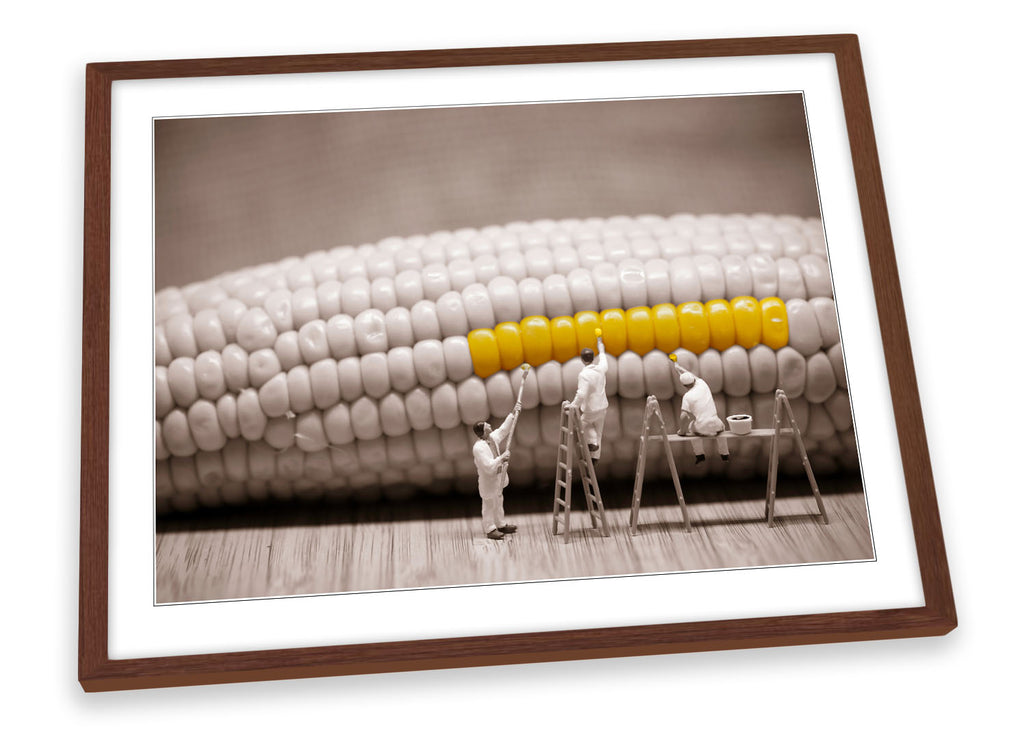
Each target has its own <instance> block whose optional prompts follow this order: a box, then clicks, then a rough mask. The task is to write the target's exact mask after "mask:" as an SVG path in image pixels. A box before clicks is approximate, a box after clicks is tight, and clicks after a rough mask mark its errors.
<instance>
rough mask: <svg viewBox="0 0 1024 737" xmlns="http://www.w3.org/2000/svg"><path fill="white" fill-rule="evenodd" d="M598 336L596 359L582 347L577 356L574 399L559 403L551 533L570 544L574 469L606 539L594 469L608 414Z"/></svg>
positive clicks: (594, 521)
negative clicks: (579, 364)
mask: <svg viewBox="0 0 1024 737" xmlns="http://www.w3.org/2000/svg"><path fill="white" fill-rule="evenodd" d="M594 334H595V335H596V336H597V350H598V355H599V358H598V359H597V361H596V362H595V361H594V351H592V350H591V349H590V348H584V349H583V351H582V352H581V353H580V359H581V360H582V361H583V370H582V371H580V375H579V379H578V382H577V391H576V396H575V397H574V398H573V400H572V401H571V402H562V422H561V426H560V427H559V431H558V460H557V461H556V469H555V504H554V515H553V520H552V523H551V534H553V535H557V534H558V533H559V527H560V526H561V532H562V535H563V541H564V542H566V543H568V542H569V525H570V522H571V514H572V470H573V466H574V465H575V466H576V467H577V470H578V471H579V475H580V484H581V485H582V487H583V498H584V499H585V500H586V502H587V511H588V512H589V513H590V522H591V524H592V525H593V526H594V528H595V529H599V530H600V531H601V532H602V534H603V535H604V536H605V537H608V522H607V520H606V519H605V515H604V501H603V500H602V499H601V489H600V487H599V486H598V484H597V475H596V474H595V472H594V466H596V465H597V462H598V460H599V459H600V457H601V435H602V433H603V431H604V416H605V413H606V412H607V411H608V397H607V395H606V394H605V374H607V372H608V359H607V358H606V357H605V352H604V341H603V340H601V330H600V329H598V330H596V331H594Z"/></svg>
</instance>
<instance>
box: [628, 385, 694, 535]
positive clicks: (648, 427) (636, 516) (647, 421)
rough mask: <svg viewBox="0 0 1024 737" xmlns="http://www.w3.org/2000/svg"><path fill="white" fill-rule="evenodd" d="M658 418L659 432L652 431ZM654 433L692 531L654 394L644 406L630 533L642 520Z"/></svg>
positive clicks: (686, 525) (685, 525) (686, 523)
mask: <svg viewBox="0 0 1024 737" xmlns="http://www.w3.org/2000/svg"><path fill="white" fill-rule="evenodd" d="M655 420H657V428H658V430H659V431H658V432H651V431H652V430H654V429H655V428H654V427H652V423H654V421H655ZM651 435H654V436H655V437H657V436H659V435H660V436H661V440H662V442H663V443H664V446H665V459H666V460H667V461H668V469H669V472H670V473H671V474H672V483H673V484H674V485H675V487H676V498H677V499H678V500H679V509H681V510H682V512H683V526H684V528H685V529H686V531H687V532H690V513H689V512H688V511H687V509H686V500H685V499H683V488H682V486H680V485H679V473H678V472H677V471H676V461H675V459H674V458H673V457H672V447H671V446H670V445H669V444H668V431H667V430H666V429H665V420H664V419H663V418H662V416H661V407H659V406H658V399H657V397H655V396H654V395H653V394H652V395H650V396H648V397H647V405H646V406H645V407H644V421H643V432H642V433H641V435H640V451H639V453H638V454H637V459H636V480H635V481H634V482H633V506H632V507H631V508H630V510H629V533H630V534H631V535H635V534H636V530H637V526H638V524H639V520H640V496H641V494H642V493H643V489H644V471H645V469H646V467H647V440H648V438H649V437H650V436H651Z"/></svg>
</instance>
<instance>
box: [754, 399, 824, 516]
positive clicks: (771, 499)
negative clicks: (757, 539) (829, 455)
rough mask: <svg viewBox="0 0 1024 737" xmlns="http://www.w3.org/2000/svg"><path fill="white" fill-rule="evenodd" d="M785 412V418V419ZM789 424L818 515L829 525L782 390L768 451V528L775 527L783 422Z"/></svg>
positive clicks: (797, 430)
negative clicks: (780, 438)
mask: <svg viewBox="0 0 1024 737" xmlns="http://www.w3.org/2000/svg"><path fill="white" fill-rule="evenodd" d="M783 411H785V418H783ZM783 419H785V420H786V421H787V422H788V423H789V430H790V432H792V435H793V441H794V443H795V444H796V447H797V450H798V451H800V460H801V461H802V462H803V466H804V471H805V472H806V473H807V480H808V481H809V482H810V484H811V493H813V494H814V500H815V501H816V502H817V503H818V513H819V514H820V515H821V522H822V524H826V525H827V524H828V514H826V513H825V503H824V502H823V501H822V498H821V492H819V491H818V482H817V481H815V480H814V471H812V470H811V461H810V459H809V458H808V457H807V449H806V448H805V447H804V441H803V438H802V437H801V436H800V428H799V426H798V425H797V424H796V418H794V417H793V408H792V407H791V406H790V404H789V397H787V396H786V392H784V391H782V390H781V389H777V390H776V391H775V408H774V410H773V415H772V431H773V432H772V436H771V444H770V446H769V451H768V493H767V495H766V496H765V500H764V516H765V519H767V520H768V526H769V527H773V526H774V525H775V488H776V486H777V484H778V479H779V436H780V435H782V434H783V432H785V428H783V427H782V421H783Z"/></svg>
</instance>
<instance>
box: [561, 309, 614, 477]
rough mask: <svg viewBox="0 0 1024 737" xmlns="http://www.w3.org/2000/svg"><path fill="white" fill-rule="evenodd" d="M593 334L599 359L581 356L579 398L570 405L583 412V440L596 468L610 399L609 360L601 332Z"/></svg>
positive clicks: (585, 351)
mask: <svg viewBox="0 0 1024 737" xmlns="http://www.w3.org/2000/svg"><path fill="white" fill-rule="evenodd" d="M594 332H595V335H596V336H597V352H598V358H597V360H596V361H595V360H594V351H592V350H590V349H589V348H584V349H583V350H582V351H581V352H580V360H581V361H583V370H582V371H580V375H579V378H578V379H577V381H576V396H575V397H573V400H572V402H570V403H569V405H570V406H571V407H573V408H578V409H579V410H580V424H581V425H582V430H583V439H584V440H585V441H586V443H587V450H589V451H590V460H591V462H592V463H593V464H594V465H595V466H596V465H597V462H598V460H599V459H600V458H601V435H602V434H603V433H604V416H605V414H606V413H607V412H608V395H607V394H606V393H605V379H606V375H607V374H608V358H607V357H606V356H605V353H604V341H603V340H601V330H600V329H598V330H596V331H594Z"/></svg>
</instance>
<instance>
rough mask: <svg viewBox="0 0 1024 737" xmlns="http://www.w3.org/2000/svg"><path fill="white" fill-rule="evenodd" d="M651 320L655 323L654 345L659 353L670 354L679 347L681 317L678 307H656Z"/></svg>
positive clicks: (668, 305) (662, 305)
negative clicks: (678, 313)
mask: <svg viewBox="0 0 1024 737" xmlns="http://www.w3.org/2000/svg"><path fill="white" fill-rule="evenodd" d="M651 319H652V320H653V321H654V345H655V347H657V349H658V350H659V351H662V352H664V353H668V352H669V351H674V350H675V349H676V348H678V347H679V317H678V316H677V315H676V306H675V305H671V304H668V303H666V304H660V305H655V306H654V307H652V308H651Z"/></svg>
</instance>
